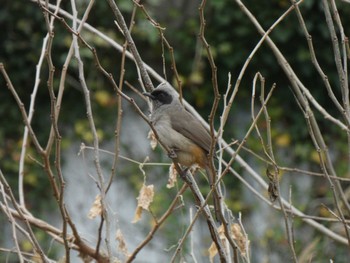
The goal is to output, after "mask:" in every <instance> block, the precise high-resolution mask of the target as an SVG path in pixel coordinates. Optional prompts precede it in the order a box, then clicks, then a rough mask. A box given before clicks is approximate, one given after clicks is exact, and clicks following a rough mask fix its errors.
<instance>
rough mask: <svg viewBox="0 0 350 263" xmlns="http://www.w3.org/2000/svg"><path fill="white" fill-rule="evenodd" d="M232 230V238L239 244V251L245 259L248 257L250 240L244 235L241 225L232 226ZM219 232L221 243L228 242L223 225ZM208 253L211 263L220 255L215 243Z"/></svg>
mask: <svg viewBox="0 0 350 263" xmlns="http://www.w3.org/2000/svg"><path fill="white" fill-rule="evenodd" d="M230 230H231V231H230V232H231V233H230V235H231V236H232V238H233V239H234V240H236V243H237V246H238V248H239V251H240V252H241V255H242V256H243V257H245V256H246V255H247V247H248V245H249V240H248V239H247V237H246V236H245V235H244V234H243V231H242V228H241V226H240V225H239V224H237V223H235V224H232V225H231V229H230ZM218 232H219V237H220V240H221V242H222V243H224V242H225V241H226V236H225V229H224V226H223V225H221V226H220V227H219V228H218ZM208 253H209V260H210V262H214V261H213V259H214V257H215V256H216V254H217V253H218V250H217V248H216V245H215V243H214V242H212V243H211V245H210V247H209V249H208Z"/></svg>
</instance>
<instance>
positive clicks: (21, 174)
mask: <svg viewBox="0 0 350 263" xmlns="http://www.w3.org/2000/svg"><path fill="white" fill-rule="evenodd" d="M47 40H48V35H46V36H45V38H44V39H43V46H42V49H41V54H40V58H39V62H38V64H37V65H36V73H35V83H34V88H33V92H32V94H31V96H30V97H31V99H30V105H29V110H28V123H31V122H32V118H33V115H34V107H35V99H36V94H37V91H38V87H39V83H40V71H41V66H42V63H43V60H44V55H45V49H46V45H47ZM27 146H28V127H27V126H25V127H24V133H23V139H22V147H21V156H20V160H19V171H18V196H19V204H20V206H21V207H23V208H25V207H26V204H25V199H24V188H23V187H24V186H23V177H24V163H25V157H26V152H27Z"/></svg>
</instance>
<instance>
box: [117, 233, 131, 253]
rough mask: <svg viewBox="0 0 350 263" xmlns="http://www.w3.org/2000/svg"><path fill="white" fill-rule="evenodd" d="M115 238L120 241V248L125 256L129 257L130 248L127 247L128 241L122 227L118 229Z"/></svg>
mask: <svg viewBox="0 0 350 263" xmlns="http://www.w3.org/2000/svg"><path fill="white" fill-rule="evenodd" d="M115 239H116V240H117V241H118V250H120V251H121V252H122V253H123V255H124V256H125V257H129V252H128V248H127V247H126V242H125V239H124V236H123V234H122V231H121V230H120V229H118V230H117V233H116V235H115Z"/></svg>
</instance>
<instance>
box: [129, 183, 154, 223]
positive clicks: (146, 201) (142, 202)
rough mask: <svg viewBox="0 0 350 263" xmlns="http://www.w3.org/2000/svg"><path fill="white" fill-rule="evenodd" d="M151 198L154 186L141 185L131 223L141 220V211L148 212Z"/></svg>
mask: <svg viewBox="0 0 350 263" xmlns="http://www.w3.org/2000/svg"><path fill="white" fill-rule="evenodd" d="M153 196H154V186H153V184H151V185H148V186H146V185H143V186H142V188H141V190H140V193H139V196H138V197H137V207H136V211H135V216H134V219H133V221H132V223H136V222H138V221H139V220H140V219H141V215H142V210H143V209H144V210H147V211H149V206H150V204H151V203H152V202H153Z"/></svg>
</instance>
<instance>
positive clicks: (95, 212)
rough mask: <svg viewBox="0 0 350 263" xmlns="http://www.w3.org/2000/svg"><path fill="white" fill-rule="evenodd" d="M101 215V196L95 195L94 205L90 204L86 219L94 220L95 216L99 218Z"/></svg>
mask: <svg viewBox="0 0 350 263" xmlns="http://www.w3.org/2000/svg"><path fill="white" fill-rule="evenodd" d="M101 214H102V203H101V195H97V196H96V198H95V201H94V203H93V204H92V207H91V208H90V211H89V214H88V218H89V219H94V218H95V217H96V216H99V215H101Z"/></svg>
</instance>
